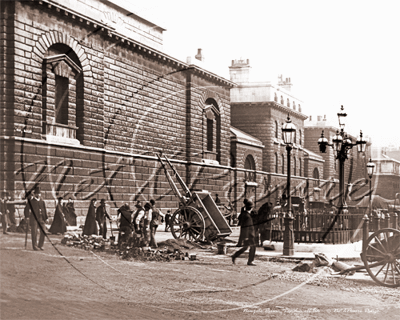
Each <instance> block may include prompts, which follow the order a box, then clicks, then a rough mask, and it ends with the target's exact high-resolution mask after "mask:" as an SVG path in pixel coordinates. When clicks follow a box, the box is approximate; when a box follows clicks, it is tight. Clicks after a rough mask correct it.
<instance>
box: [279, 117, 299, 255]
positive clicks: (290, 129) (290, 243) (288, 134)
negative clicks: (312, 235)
mask: <svg viewBox="0 0 400 320" xmlns="http://www.w3.org/2000/svg"><path fill="white" fill-rule="evenodd" d="M282 132H283V141H284V142H285V144H286V151H287V183H286V193H287V198H288V203H287V206H288V208H287V213H286V215H285V218H284V221H285V222H284V223H285V232H284V234H283V255H285V256H291V255H293V254H294V237H293V214H292V197H291V195H290V168H291V161H290V153H291V151H292V148H293V143H294V138H295V135H296V126H295V125H294V124H293V123H292V121H291V120H290V117H289V115H288V118H287V120H286V123H285V124H284V125H283V128H282Z"/></svg>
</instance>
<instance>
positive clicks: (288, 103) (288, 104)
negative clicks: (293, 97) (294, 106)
mask: <svg viewBox="0 0 400 320" xmlns="http://www.w3.org/2000/svg"><path fill="white" fill-rule="evenodd" d="M287 106H288V108H290V101H289V98H287Z"/></svg>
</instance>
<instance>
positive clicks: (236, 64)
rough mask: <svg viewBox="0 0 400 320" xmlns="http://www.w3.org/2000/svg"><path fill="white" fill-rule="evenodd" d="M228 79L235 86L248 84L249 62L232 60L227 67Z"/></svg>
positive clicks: (247, 60)
mask: <svg viewBox="0 0 400 320" xmlns="http://www.w3.org/2000/svg"><path fill="white" fill-rule="evenodd" d="M229 75H230V79H231V81H233V82H236V83H237V84H242V83H248V82H249V76H250V60H249V59H246V60H242V59H239V60H232V65H231V66H230V67H229Z"/></svg>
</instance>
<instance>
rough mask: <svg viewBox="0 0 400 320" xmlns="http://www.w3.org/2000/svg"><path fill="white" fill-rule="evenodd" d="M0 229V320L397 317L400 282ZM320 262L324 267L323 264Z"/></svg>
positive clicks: (291, 264)
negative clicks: (70, 242) (38, 239)
mask: <svg viewBox="0 0 400 320" xmlns="http://www.w3.org/2000/svg"><path fill="white" fill-rule="evenodd" d="M50 237H51V239H52V241H53V243H55V244H56V245H55V246H56V248H57V249H58V250H59V251H60V252H62V254H63V255H64V256H65V258H63V257H61V256H60V255H59V253H58V252H57V251H56V249H55V248H53V247H52V245H51V244H50V243H49V242H47V241H46V243H45V247H44V248H45V250H44V251H32V250H31V246H30V243H29V244H28V249H27V250H25V249H24V235H23V234H9V235H0V241H1V242H0V249H1V319H32V320H33V319H56V320H58V319H177V318H178V319H230V320H232V319H281V318H282V317H284V318H285V319H343V318H344V319H396V317H397V316H398V314H400V290H399V289H391V288H385V287H380V286H378V285H376V284H375V283H374V282H373V281H372V280H371V279H368V278H365V279H362V280H357V281H356V280H350V277H349V278H333V277H328V276H326V274H324V273H323V272H322V274H321V275H318V274H317V275H315V274H311V273H297V272H293V271H291V270H292V269H293V267H294V266H295V263H294V262H274V261H267V260H256V261H255V262H256V264H257V266H255V267H251V266H247V265H246V261H247V259H246V258H239V259H237V264H236V265H232V262H231V259H230V257H229V255H217V254H216V251H217V250H216V249H215V250H203V249H199V248H196V249H193V250H194V251H191V253H195V254H196V257H197V258H198V260H195V261H190V260H184V261H182V260H173V261H170V262H154V261H146V262H141V261H132V260H130V261H127V260H122V259H120V258H119V257H118V256H116V255H109V254H107V253H104V252H98V251H88V250H83V249H78V248H74V247H68V246H63V245H61V243H60V241H61V236H50ZM320 270H323V268H321V269H320Z"/></svg>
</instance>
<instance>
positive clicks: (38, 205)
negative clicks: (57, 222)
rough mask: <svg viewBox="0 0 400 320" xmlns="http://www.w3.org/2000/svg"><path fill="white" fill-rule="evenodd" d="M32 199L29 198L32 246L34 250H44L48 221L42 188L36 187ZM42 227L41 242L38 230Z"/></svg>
mask: <svg viewBox="0 0 400 320" xmlns="http://www.w3.org/2000/svg"><path fill="white" fill-rule="evenodd" d="M32 195H33V197H32V199H28V204H29V207H30V216H29V223H30V225H31V236H32V248H33V250H35V251H37V250H39V249H40V250H43V244H44V237H45V232H46V225H45V222H46V221H47V219H48V217H47V211H46V204H45V202H44V201H43V200H42V198H41V192H40V188H39V187H36V188H35V191H34V193H33V194H32ZM38 228H39V229H40V231H39V232H40V237H39V243H38V242H37V231H38Z"/></svg>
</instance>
